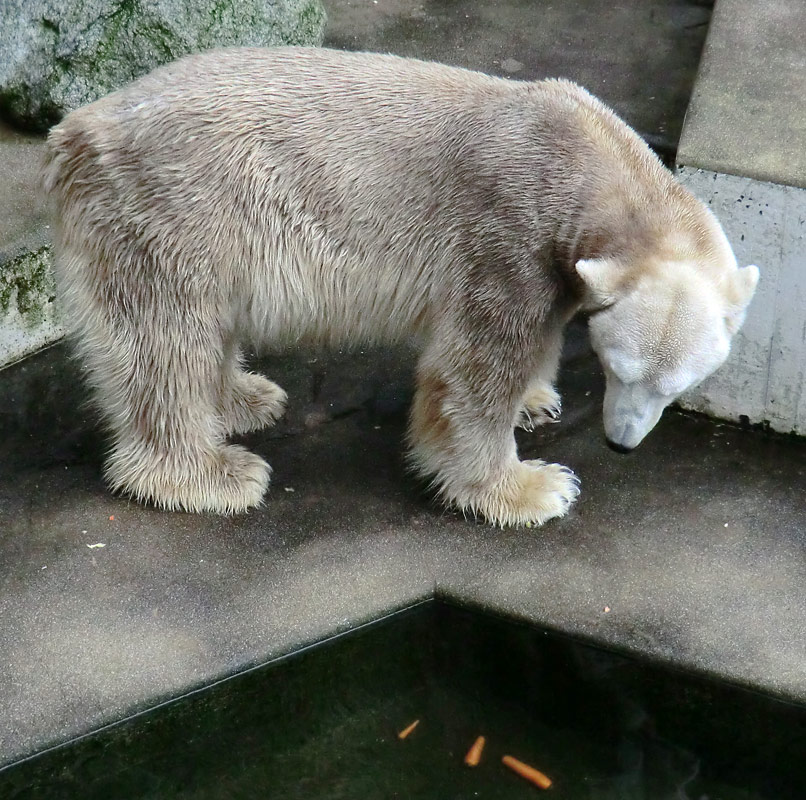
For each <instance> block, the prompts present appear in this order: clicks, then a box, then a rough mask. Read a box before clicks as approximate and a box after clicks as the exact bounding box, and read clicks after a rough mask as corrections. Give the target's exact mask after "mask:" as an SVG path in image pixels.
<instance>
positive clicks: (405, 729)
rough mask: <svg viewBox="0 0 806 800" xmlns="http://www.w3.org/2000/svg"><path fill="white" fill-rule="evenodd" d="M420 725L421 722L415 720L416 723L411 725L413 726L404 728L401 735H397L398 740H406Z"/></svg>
mask: <svg viewBox="0 0 806 800" xmlns="http://www.w3.org/2000/svg"><path fill="white" fill-rule="evenodd" d="M419 724H420V720H419V719H415V720H414V722H412V723H411V725H409V726H407V727H405V728H403V730H402V731H400V733H399V734H398V735H397V738H398V739H405V738H406V737H407V736H408V735H409V734H410V733H411V732H412V731H413V730H414V729H415V728H416V727H417V726H418V725H419Z"/></svg>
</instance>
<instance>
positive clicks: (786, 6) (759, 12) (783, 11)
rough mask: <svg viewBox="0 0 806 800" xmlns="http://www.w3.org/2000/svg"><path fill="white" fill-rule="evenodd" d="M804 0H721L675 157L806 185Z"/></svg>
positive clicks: (733, 172)
mask: <svg viewBox="0 0 806 800" xmlns="http://www.w3.org/2000/svg"><path fill="white" fill-rule="evenodd" d="M804 36H806V3H803V1H802V0H766V2H764V3H758V2H755V1H754V0H718V2H717V4H716V6H715V8H714V15H713V20H712V22H711V27H710V30H709V34H708V40H707V43H706V45H705V49H704V51H703V55H702V61H701V64H700V71H699V75H698V77H697V82H696V85H695V88H694V92H693V94H692V96H691V103H690V105H689V107H688V111H687V113H686V122H685V126H684V129H683V134H682V137H681V139H680V148H679V151H678V156H677V160H678V163H680V164H683V165H686V166H689V167H700V168H702V169H707V170H711V171H713V172H722V173H727V174H730V175H742V176H747V177H750V178H755V179H756V180H761V181H771V182H773V183H783V184H789V185H792V186H800V187H806V105H804V102H803V98H804V93H806V48H804V46H803V40H804Z"/></svg>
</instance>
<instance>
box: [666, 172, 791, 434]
mask: <svg viewBox="0 0 806 800" xmlns="http://www.w3.org/2000/svg"><path fill="white" fill-rule="evenodd" d="M678 176H679V177H680V179H681V181H682V182H683V183H684V184H685V185H686V186H687V187H688V188H689V189H691V191H693V192H694V194H695V195H697V197H699V198H700V199H701V200H703V201H704V202H705V203H707V204H708V206H709V207H710V208H711V209H712V210H713V211H714V213H715V214H716V215H717V217H718V218H719V219H720V220H721V222H722V224H723V226H724V228H725V232H726V233H727V235H728V239H730V241H731V243H732V244H733V247H734V251H735V253H736V257H737V258H738V259H739V262H740V264H741V265H742V266H744V265H746V264H749V263H755V264H757V265H758V266H759V269H760V270H761V279H760V282H759V287H758V289H757V291H756V296H755V297H754V298H753V302H752V304H751V306H750V309H749V311H748V315H747V320H746V321H745V324H744V327H743V328H742V330H741V331H739V334H738V335H737V336H736V339H735V341H734V344H733V347H732V352H731V355H730V358H729V360H728V363H727V364H726V365H725V366H724V367H723V368H722V369H721V370H719V372H717V373H716V374H715V375H713V376H712V377H711V378H709V379H708V380H707V381H706V382H705V383H703V384H701V385H700V386H699V387H697V388H696V389H695V390H694V391H693V392H690V393H689V394H687V395H686V396H685V397H683V398H682V399H681V404H682V405H684V406H685V407H687V408H691V409H694V410H697V411H704V412H706V413H708V414H712V415H713V416H716V417H722V418H724V419H731V420H736V421H738V420H741V419H743V418H744V419H745V420H746V421H749V422H752V423H757V424H763V425H768V426H769V427H771V428H772V429H773V430H776V431H781V432H783V433H798V434H802V435H804V434H806V270H804V267H805V266H806V189H798V188H795V187H793V186H782V185H780V184H774V183H766V182H764V181H756V180H753V179H751V178H740V177H737V176H733V175H721V174H718V173H714V172H709V171H707V170H699V169H694V168H691V167H683V168H681V169H679V170H678Z"/></svg>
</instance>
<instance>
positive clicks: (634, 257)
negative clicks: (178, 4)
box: [44, 48, 758, 526]
mask: <svg viewBox="0 0 806 800" xmlns="http://www.w3.org/2000/svg"><path fill="white" fill-rule="evenodd" d="M44 185H45V188H46V189H47V190H48V191H49V192H50V194H51V195H52V197H53V199H54V206H55V214H56V221H57V225H56V228H57V231H58V232H57V236H56V248H57V265H58V266H57V276H58V279H59V283H60V286H61V293H62V296H63V301H64V304H65V308H66V311H67V316H68V318H69V320H70V322H71V323H72V326H73V328H74V331H75V335H76V340H77V346H78V349H79V352H80V355H81V356H82V358H83V361H84V363H85V365H86V368H87V373H88V376H89V381H90V383H91V384H92V386H93V387H94V389H95V391H96V396H97V399H98V401H99V406H100V409H101V411H102V413H103V416H104V418H105V421H106V423H107V425H108V427H109V429H110V432H111V436H112V448H111V453H110V455H109V458H108V461H107V463H106V477H107V479H108V482H109V484H110V485H111V487H112V488H113V489H114V490H121V491H123V492H126V493H128V494H129V495H131V496H133V497H135V498H137V499H139V500H143V501H150V502H152V503H155V504H156V505H158V506H161V507H163V508H165V509H184V510H188V511H195V512H201V511H213V512H219V513H222V514H232V513H237V512H242V511H245V510H246V509H248V508H250V507H252V506H256V505H258V504H260V503H261V502H262V499H263V497H264V493H265V491H266V489H267V486H268V484H269V475H270V468H269V465H268V464H267V463H266V462H265V461H264V460H263V459H262V458H260V457H258V456H257V455H256V454H254V453H251V452H249V451H247V450H246V449H245V448H243V447H240V446H237V445H233V444H228V443H227V442H226V437H227V436H228V435H230V434H233V433H243V432H246V431H250V430H253V429H257V428H260V427H262V426H265V425H270V424H272V423H273V422H274V421H275V420H276V419H277V418H278V417H279V416H280V415H281V414H282V412H283V408H284V404H285V402H286V395H285V392H283V390H282V389H281V388H280V387H279V386H277V385H276V384H275V383H272V382H271V381H270V380H268V379H267V378H265V377H263V376H261V375H256V374H253V373H250V372H247V371H246V370H245V369H244V367H243V362H242V359H241V355H240V347H241V344H242V343H243V342H245V341H247V340H251V341H254V342H257V343H266V342H271V343H272V344H274V345H277V344H283V343H287V344H294V343H297V342H301V341H303V340H315V341H317V342H325V343H331V344H343V343H355V342H383V341H390V340H395V339H399V338H401V337H404V336H405V337H412V336H413V337H415V338H417V339H419V341H420V342H421V343H422V354H421V357H420V360H419V365H418V369H417V390H416V394H415V398H414V401H413V407H412V410H411V422H410V428H409V444H410V459H411V464H412V465H413V467H414V468H415V469H416V470H417V471H418V472H419V473H420V474H422V475H424V476H428V477H430V478H433V480H434V485H435V486H436V487H437V489H438V492H439V494H440V495H441V497H442V498H443V499H444V500H445V502H446V503H448V504H450V505H452V506H454V507H456V508H459V509H463V510H465V511H467V512H471V513H475V514H478V515H481V516H482V517H484V518H486V519H487V520H488V521H490V522H492V523H494V524H497V525H502V526H503V525H519V524H524V523H533V524H540V523H543V522H545V521H546V520H548V519H551V518H552V517H558V516H561V515H563V514H565V513H566V511H567V510H568V508H569V506H570V504H571V503H572V502H573V500H574V498H575V497H576V496H577V494H578V491H579V490H578V482H577V480H576V478H575V476H574V475H573V474H572V472H571V471H570V470H568V469H567V468H565V467H562V466H559V465H557V464H548V463H544V462H542V461H539V460H534V461H520V460H519V459H518V455H517V452H516V446H515V440H514V436H513V427H514V426H515V425H518V424H520V425H522V426H524V427H527V428H530V427H534V426H535V425H537V424H541V423H543V422H545V421H547V420H550V419H556V417H557V416H558V414H559V411H560V400H559V397H558V395H557V393H556V391H555V390H554V388H553V383H554V379H555V373H556V371H557V365H558V360H559V353H560V348H561V341H562V331H563V327H564V325H565V323H566V322H567V321H568V320H569V319H570V318H571V317H572V316H574V315H575V314H576V313H577V312H578V311H586V312H588V313H590V314H591V322H590V327H591V331H592V341H593V343H594V346H595V349H596V350H597V352H598V354H599V357H600V358H601V360H602V363H603V365H604V369H605V372H606V375H607V394H606V398H605V410H604V415H605V430H606V433H607V436H608V438H609V439H610V440H611V442H612V443H613V444H614V445H615V446H616V447H620V448H622V449H627V448H631V447H634V446H635V445H636V444H637V443H638V442H639V441H640V439H641V438H642V437H643V436H644V435H646V433H647V432H648V431H649V430H650V428H652V426H653V425H654V424H655V422H656V421H657V419H658V417H659V415H660V412H661V411H662V409H663V407H664V406H665V405H667V404H668V403H669V402H670V401H671V400H672V399H673V398H674V397H676V396H677V395H678V394H680V393H681V392H682V391H684V390H685V389H686V388H688V387H689V386H691V385H692V384H694V383H696V382H697V381H699V380H701V379H703V378H704V377H706V375H708V374H710V373H711V372H712V371H713V370H714V369H716V368H717V367H718V366H719V365H720V364H721V363H722V361H724V359H725V357H726V356H727V354H728V349H729V343H730V338H731V336H732V334H733V333H735V332H736V330H737V328H738V327H739V325H740V324H741V322H742V319H743V315H744V311H745V308H746V306H747V304H748V302H749V301H750V298H751V296H752V294H753V291H754V288H755V285H756V281H757V279H758V270H757V269H756V268H755V267H747V268H745V269H741V270H740V269H738V268H737V264H736V260H735V258H734V256H733V253H732V252H731V248H730V246H729V244H728V242H727V240H726V238H725V236H724V234H723V232H722V230H721V228H720V226H719V224H718V223H717V221H716V220H715V218H714V217H713V216H712V215H711V213H710V212H709V211H708V210H707V209H706V208H705V207H704V206H703V205H702V204H701V203H699V202H698V201H697V200H695V199H694V197H693V196H692V195H691V194H689V193H688V192H687V191H686V190H685V189H683V188H682V187H681V186H680V185H679V184H678V183H677V182H676V181H675V179H674V178H673V176H672V175H671V174H670V173H669V172H668V170H666V169H665V168H664V167H663V166H662V165H661V164H660V162H659V161H658V160H657V158H656V157H655V156H654V155H653V154H652V152H651V151H650V150H649V149H648V148H647V146H646V145H645V144H644V143H643V142H642V141H641V139H640V138H639V137H638V136H637V135H636V134H635V133H634V132H633V131H631V130H630V128H629V127H628V126H627V125H625V124H624V123H623V122H622V121H620V120H619V119H618V118H617V117H616V116H615V115H614V114H613V112H611V111H610V110H608V109H607V108H606V107H605V106H604V105H603V104H602V103H600V102H599V101H598V100H596V99H595V98H594V97H592V96H591V95H590V94H588V93H587V92H586V91H584V90H583V89H581V88H580V87H578V86H576V85H574V84H572V83H569V82H567V81H562V80H547V81H539V82H531V83H528V82H518V81H510V80H503V79H500V78H495V77H491V76H488V75H484V74H480V73H476V72H471V71H468V70H464V69H458V68H453V67H447V66H443V65H439V64H434V63H426V62H422V61H416V60H411V59H403V58H399V57H395V56H387V55H376V54H368V53H344V52H337V51H332V50H327V49H305V48H278V49H252V48H245V49H226V50H218V51H211V52H208V53H205V54H201V55H194V56H190V57H187V58H184V59H182V60H180V61H178V62H176V63H173V64H171V65H168V66H166V67H163V68H160V69H157V70H156V71H154V72H153V73H151V74H150V75H147V76H146V77H144V78H142V79H140V80H138V81H136V82H135V83H133V84H131V85H130V86H128V87H126V88H124V89H122V90H120V91H117V92H115V93H114V94H111V95H109V96H108V97H105V98H103V99H101V100H99V101H97V102H95V103H92V104H91V105H88V106H86V107H84V108H82V109H79V110H77V111H74V112H73V113H71V114H69V115H68V116H67V117H66V118H65V119H64V121H63V122H62V123H61V124H60V125H58V126H57V127H55V128H54V129H53V130H52V131H51V133H50V135H49V137H48V154H47V159H46V165H45V169H44Z"/></svg>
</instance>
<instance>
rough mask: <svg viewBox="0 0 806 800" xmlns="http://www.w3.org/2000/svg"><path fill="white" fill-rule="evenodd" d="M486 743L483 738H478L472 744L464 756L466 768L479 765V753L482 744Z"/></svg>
mask: <svg viewBox="0 0 806 800" xmlns="http://www.w3.org/2000/svg"><path fill="white" fill-rule="evenodd" d="M486 741H487V740H486V739H485V738H484V737H483V736H479V738H478V739H476V741H475V742H473V745H472V746H471V748H470V750H468V751H467V755H466V756H465V764H467V766H468V767H477V766H478V765H479V761H481V751H482V750H484V743H485V742H486Z"/></svg>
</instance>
